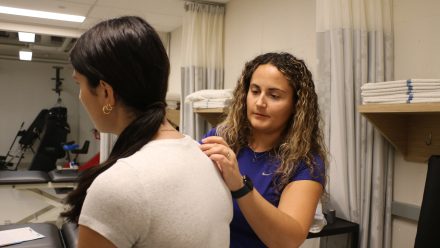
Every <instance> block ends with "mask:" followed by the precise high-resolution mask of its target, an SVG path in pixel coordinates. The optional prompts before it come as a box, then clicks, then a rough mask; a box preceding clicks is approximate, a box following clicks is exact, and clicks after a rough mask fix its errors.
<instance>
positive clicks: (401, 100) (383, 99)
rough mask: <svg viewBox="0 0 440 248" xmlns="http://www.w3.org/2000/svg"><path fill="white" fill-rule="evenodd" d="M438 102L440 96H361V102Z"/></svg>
mask: <svg viewBox="0 0 440 248" xmlns="http://www.w3.org/2000/svg"><path fill="white" fill-rule="evenodd" d="M430 102H440V98H429V97H425V98H385V97H383V98H368V97H366V98H363V99H362V103H363V104H366V103H430Z"/></svg>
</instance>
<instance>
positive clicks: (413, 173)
mask: <svg viewBox="0 0 440 248" xmlns="http://www.w3.org/2000/svg"><path fill="white" fill-rule="evenodd" d="M393 4H394V6H393V10H394V40H395V79H408V78H440V70H439V68H440V57H439V56H437V55H438V54H440V47H439V45H438V44H440V33H439V32H438V26H439V24H440V11H439V10H440V2H439V1H437V0H420V1H413V0H395V1H394V2H393ZM426 171H427V165H426V164H424V163H412V162H407V161H405V160H404V159H403V157H402V154H396V158H395V167H394V201H398V202H404V203H410V204H414V205H419V206H420V204H421V202H422V197H423V189H424V185H425V178H426ZM416 231H417V223H416V222H414V221H409V220H406V219H403V218H394V220H393V240H392V242H393V245H392V246H393V247H396V248H397V247H399V248H400V247H403V248H404V247H413V246H414V240H415V236H416Z"/></svg>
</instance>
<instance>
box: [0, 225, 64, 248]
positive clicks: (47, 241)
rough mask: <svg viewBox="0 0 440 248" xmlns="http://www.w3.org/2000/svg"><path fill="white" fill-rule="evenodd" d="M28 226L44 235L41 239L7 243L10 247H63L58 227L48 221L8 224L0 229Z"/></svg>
mask: <svg viewBox="0 0 440 248" xmlns="http://www.w3.org/2000/svg"><path fill="white" fill-rule="evenodd" d="M23 227H30V228H32V229H34V230H35V231H36V232H38V233H40V234H43V235H44V236H45V237H44V238H41V239H36V240H31V241H26V242H22V243H19V244H15V245H8V246H7V247H11V248H63V247H64V243H63V240H62V238H61V235H60V232H59V230H58V228H57V227H56V226H55V225H54V224H49V223H26V224H10V225H3V226H0V231H4V230H10V229H16V228H23Z"/></svg>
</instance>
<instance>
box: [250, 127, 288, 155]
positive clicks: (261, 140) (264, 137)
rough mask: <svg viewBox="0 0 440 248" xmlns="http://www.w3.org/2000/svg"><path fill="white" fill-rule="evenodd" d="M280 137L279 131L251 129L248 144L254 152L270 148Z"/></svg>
mask: <svg viewBox="0 0 440 248" xmlns="http://www.w3.org/2000/svg"><path fill="white" fill-rule="evenodd" d="M280 137H281V132H276V133H265V132H256V131H254V130H253V131H252V133H251V138H250V140H249V146H250V147H251V148H252V150H253V151H254V152H265V151H269V150H271V149H272V148H273V147H274V146H275V144H276V143H277V142H278V140H279V139H280Z"/></svg>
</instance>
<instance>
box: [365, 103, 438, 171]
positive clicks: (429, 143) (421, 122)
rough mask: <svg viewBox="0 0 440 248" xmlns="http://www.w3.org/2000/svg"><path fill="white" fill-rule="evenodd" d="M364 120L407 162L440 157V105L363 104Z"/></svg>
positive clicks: (424, 160)
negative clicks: (435, 156)
mask: <svg viewBox="0 0 440 248" xmlns="http://www.w3.org/2000/svg"><path fill="white" fill-rule="evenodd" d="M358 111H359V112H360V113H361V114H362V115H363V116H365V117H366V118H367V119H368V120H369V121H370V122H371V123H372V124H373V125H374V126H376V127H377V128H378V129H379V131H380V132H381V133H382V134H383V135H384V136H385V138H386V139H387V140H388V141H389V142H390V143H391V144H392V145H393V146H394V147H395V148H396V149H397V150H399V151H400V152H402V154H403V155H404V157H405V159H406V160H408V161H414V162H426V161H428V159H429V157H430V156H431V155H439V154H440V103H409V104H406V103H403V104H364V105H360V106H358Z"/></svg>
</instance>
